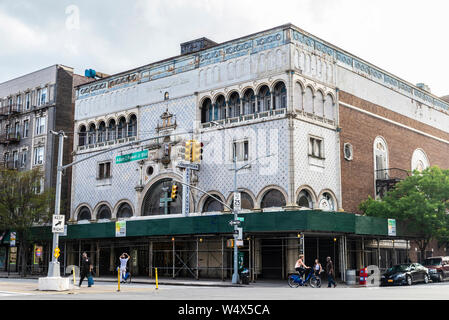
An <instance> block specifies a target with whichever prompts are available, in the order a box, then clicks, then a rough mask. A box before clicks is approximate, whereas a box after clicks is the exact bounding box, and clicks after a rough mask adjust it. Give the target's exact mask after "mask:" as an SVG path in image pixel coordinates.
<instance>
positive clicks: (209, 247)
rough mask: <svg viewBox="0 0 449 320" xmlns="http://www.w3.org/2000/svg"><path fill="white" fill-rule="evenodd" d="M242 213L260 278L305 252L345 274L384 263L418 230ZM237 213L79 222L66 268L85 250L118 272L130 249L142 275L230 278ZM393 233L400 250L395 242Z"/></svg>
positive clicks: (44, 236) (245, 254)
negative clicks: (231, 242) (328, 261)
mask: <svg viewBox="0 0 449 320" xmlns="http://www.w3.org/2000/svg"><path fill="white" fill-rule="evenodd" d="M240 217H243V218H244V221H243V222H242V225H241V226H242V227H243V231H244V233H243V246H242V247H240V248H239V252H241V255H240V256H239V257H240V259H242V261H243V264H244V265H245V267H247V268H248V269H249V270H250V277H251V279H252V280H253V281H255V280H257V279H285V278H286V277H287V276H288V273H290V272H294V265H295V262H296V260H297V258H298V254H299V253H304V254H305V262H306V264H307V265H313V263H314V260H315V259H319V260H320V262H321V263H322V265H323V266H324V265H325V261H326V257H328V256H329V257H331V258H332V260H333V261H334V265H335V268H336V274H337V277H339V278H341V279H343V280H344V277H345V270H346V269H357V268H360V267H361V266H367V265H369V264H375V265H379V266H381V267H382V266H383V265H385V266H387V265H389V264H391V263H393V262H394V261H397V262H399V261H402V260H403V259H405V258H406V257H407V254H406V251H404V248H403V243H407V242H404V241H403V240H404V238H409V237H410V235H406V234H404V233H403V230H404V228H402V225H401V224H398V227H397V229H396V235H395V236H391V235H389V233H388V221H387V219H381V218H372V217H363V216H356V215H353V214H348V213H341V212H322V211H282V212H259V213H246V214H241V215H240ZM232 219H233V216H232V215H230V214H224V215H202V216H191V217H177V218H165V219H155V218H153V219H148V218H147V219H144V218H141V219H135V218H134V219H129V220H121V221H120V226H119V228H117V225H118V224H117V223H116V222H105V223H89V224H71V225H69V226H68V232H67V236H61V237H60V248H61V257H63V259H60V262H61V265H62V266H63V268H64V269H66V268H67V267H68V266H71V265H79V261H80V257H81V254H82V252H87V253H88V255H89V256H90V258H91V259H92V261H93V262H94V266H95V268H96V271H97V274H99V275H108V276H112V275H114V272H115V270H116V267H117V266H118V263H119V260H118V257H119V256H120V255H121V254H122V253H123V252H127V253H128V254H130V255H131V257H132V259H131V264H130V265H129V268H130V269H131V272H132V273H133V274H134V275H136V276H149V277H154V270H155V268H157V269H158V275H159V276H161V277H170V278H178V277H181V278H196V279H199V278H215V279H222V280H226V279H230V278H231V277H232V273H233V248H232V247H230V246H229V242H228V240H229V239H232V237H233V227H231V226H230V225H229V221H230V220H232ZM33 234H34V238H35V239H36V240H38V239H39V240H40V241H43V240H46V241H48V242H50V241H51V237H52V234H51V232H50V228H49V227H40V228H35V229H34V233H33ZM377 240H379V244H378V243H377V242H376V241H377ZM392 240H394V243H396V247H395V248H394V254H393V253H391V252H390V251H391V250H390V249H391V248H390V247H389V246H388V245H387V244H388V243H391V242H392ZM401 240H402V241H401ZM399 244H401V245H400V246H399ZM385 250H386V251H385ZM385 252H386V253H385ZM373 257H374V258H373ZM404 257H405V258H404ZM375 258H377V261H376V259H375ZM379 260H380V261H379ZM384 261H385V263H384Z"/></svg>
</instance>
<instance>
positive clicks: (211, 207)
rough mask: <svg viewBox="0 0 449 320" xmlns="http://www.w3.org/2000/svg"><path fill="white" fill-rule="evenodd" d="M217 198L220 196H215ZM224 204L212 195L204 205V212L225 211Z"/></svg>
mask: <svg viewBox="0 0 449 320" xmlns="http://www.w3.org/2000/svg"><path fill="white" fill-rule="evenodd" d="M215 197H216V198H219V197H218V196H215ZM223 210H224V209H223V204H222V203H220V202H218V201H217V200H215V199H214V198H212V197H208V198H207V199H206V201H205V202H204V205H203V210H202V212H221V211H223Z"/></svg>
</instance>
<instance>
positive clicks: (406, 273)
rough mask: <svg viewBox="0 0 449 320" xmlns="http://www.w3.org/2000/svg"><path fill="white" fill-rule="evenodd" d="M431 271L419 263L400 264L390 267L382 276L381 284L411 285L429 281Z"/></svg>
mask: <svg viewBox="0 0 449 320" xmlns="http://www.w3.org/2000/svg"><path fill="white" fill-rule="evenodd" d="M429 279H430V277H429V271H428V269H427V268H426V267H424V266H422V265H420V264H419V263H405V264H398V265H395V266H393V267H391V268H389V269H388V270H387V271H386V272H385V274H384V275H382V277H381V285H402V284H406V285H409V286H411V285H412V284H413V283H416V282H424V283H428V282H429Z"/></svg>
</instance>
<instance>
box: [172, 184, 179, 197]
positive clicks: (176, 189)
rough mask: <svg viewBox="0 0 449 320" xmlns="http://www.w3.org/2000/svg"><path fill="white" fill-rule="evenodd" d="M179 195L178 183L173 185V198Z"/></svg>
mask: <svg viewBox="0 0 449 320" xmlns="http://www.w3.org/2000/svg"><path fill="white" fill-rule="evenodd" d="M177 196H178V186H177V185H176V184H174V185H172V187H171V198H172V199H173V200H174V199H176V197H177Z"/></svg>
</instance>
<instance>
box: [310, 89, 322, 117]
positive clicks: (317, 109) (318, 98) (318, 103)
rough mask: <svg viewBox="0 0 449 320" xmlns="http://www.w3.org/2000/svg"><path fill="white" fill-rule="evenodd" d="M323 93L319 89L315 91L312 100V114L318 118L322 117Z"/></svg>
mask: <svg viewBox="0 0 449 320" xmlns="http://www.w3.org/2000/svg"><path fill="white" fill-rule="evenodd" d="M324 97H325V96H324V93H323V91H322V90H321V89H318V90H316V92H315V98H314V100H315V101H314V104H313V106H314V113H315V114H316V115H317V116H319V117H322V116H323V115H324V101H325V98H324Z"/></svg>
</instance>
